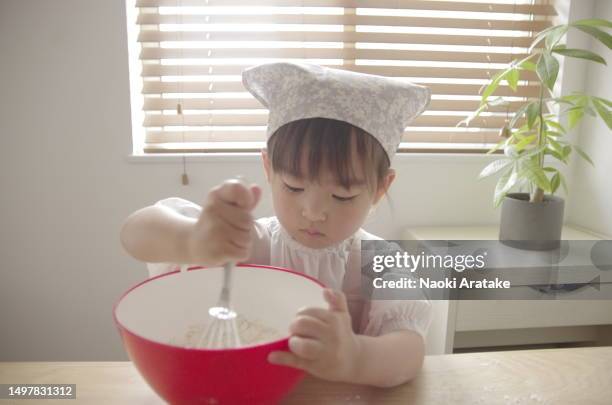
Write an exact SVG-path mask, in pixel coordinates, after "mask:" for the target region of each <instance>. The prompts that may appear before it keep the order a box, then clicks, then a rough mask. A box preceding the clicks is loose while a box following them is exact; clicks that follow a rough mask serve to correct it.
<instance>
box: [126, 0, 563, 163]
mask: <svg viewBox="0 0 612 405" xmlns="http://www.w3.org/2000/svg"><path fill="white" fill-rule="evenodd" d="M543 3H544V2H542V1H527V0H516V1H514V0H497V1H493V2H484V1H479V0H473V1H438V0H412V1H410V0H404V1H397V0H392V1H391V0H365V1H349V0H330V1H325V0H301V1H294V0H263V1H254V0H252V1H249V0H247V1H238V0H208V1H207V2H206V3H203V2H202V1H198V0H137V7H139V15H138V17H137V18H136V21H135V23H136V24H138V26H139V34H138V42H139V44H140V46H141V49H140V54H139V56H140V59H141V68H142V69H141V74H140V75H141V78H142V86H141V89H142V91H141V94H142V97H143V103H142V105H143V113H144V114H143V117H144V119H143V121H142V122H141V124H142V125H143V126H144V128H145V133H146V135H145V137H144V145H142V150H143V151H144V152H145V153H187V152H202V151H245V150H253V148H260V147H261V146H263V145H264V141H265V128H266V124H267V118H268V113H267V110H265V108H264V107H263V106H262V105H261V104H260V103H259V102H258V101H257V100H255V99H254V98H253V97H252V96H251V95H250V94H249V93H248V92H247V91H246V90H245V89H244V87H243V86H242V83H241V76H240V75H241V72H242V71H243V70H244V69H245V68H247V67H249V66H252V65H254V64H257V63H262V62H266V61H277V60H293V61H299V60H304V61H309V62H312V63H319V64H321V65H324V66H329V67H334V68H339V69H348V70H352V71H357V72H362V73H369V74H378V75H384V76H389V77H396V78H399V79H401V80H408V81H411V82H414V83H418V84H423V85H426V86H427V87H429V88H430V89H431V90H432V101H431V104H430V106H429V108H428V110H427V111H426V112H425V113H424V114H423V115H422V116H420V117H418V118H417V119H415V120H414V122H413V123H411V125H410V127H408V128H406V132H405V134H404V138H403V143H402V148H404V149H406V150H415V148H416V149H418V150H421V151H427V150H432V151H439V150H440V148H445V149H446V150H449V151H452V150H456V151H475V150H487V149H488V148H489V147H490V146H492V145H493V144H495V143H497V141H498V140H499V138H498V135H497V134H498V128H499V127H501V126H502V125H503V124H504V122H506V120H508V119H511V118H512V114H513V112H515V111H516V110H517V109H518V108H519V107H520V106H521V104H522V102H523V101H524V100H526V99H528V98H531V97H536V96H537V95H538V94H539V87H537V86H536V83H535V79H536V76H535V74H534V73H532V72H529V73H524V74H522V75H521V86H520V87H519V90H518V91H516V92H514V91H512V90H511V89H510V88H509V87H508V86H505V85H502V86H501V87H500V88H499V90H498V92H496V95H499V96H502V97H504V98H505V99H506V101H508V103H507V104H506V105H502V106H497V107H493V108H491V109H489V110H488V112H487V113H485V114H483V116H481V117H479V118H477V119H475V120H473V121H472V122H471V124H470V127H469V128H465V127H457V124H458V123H459V122H460V121H461V120H463V119H464V118H465V117H466V116H467V115H468V114H469V113H470V112H471V111H473V110H475V109H476V108H478V105H479V93H480V91H481V90H482V87H483V85H484V84H485V83H486V82H487V80H488V79H489V78H490V77H491V76H492V75H494V74H495V73H496V71H497V70H498V69H500V68H502V67H503V66H504V65H505V64H507V63H508V62H510V61H511V60H512V59H516V58H519V57H521V56H525V53H526V51H527V48H528V47H529V46H530V45H531V42H532V40H533V37H534V36H535V34H536V33H537V32H539V31H541V30H542V29H545V28H546V27H548V26H550V25H551V22H550V20H551V19H552V18H553V17H554V16H555V15H556V12H555V9H554V7H553V6H552V5H550V4H543ZM203 4H206V5H205V6H203ZM179 104H180V108H179V107H177V106H178V105H179ZM428 145H433V146H428Z"/></svg>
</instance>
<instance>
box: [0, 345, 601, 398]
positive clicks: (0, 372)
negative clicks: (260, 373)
mask: <svg viewBox="0 0 612 405" xmlns="http://www.w3.org/2000/svg"><path fill="white" fill-rule="evenodd" d="M7 383H31V384H33V383H40V384H44V383H66V384H67V383H73V384H76V385H77V389H76V392H77V401H70V400H64V401H61V400H49V401H37V402H36V403H39V402H49V403H51V404H59V403H69V404H70V403H72V404H76V403H78V404H82V403H84V404H163V401H162V400H161V399H160V398H158V397H157V396H156V395H155V393H154V392H153V391H152V390H151V389H150V388H149V387H148V386H147V384H146V383H145V382H144V380H143V379H142V378H141V377H140V375H139V374H138V372H137V371H136V369H135V368H134V366H133V365H132V363H130V362H66V363H0V384H7ZM28 402H32V401H27V400H18V401H12V403H15V404H18V405H19V404H25V403H28ZM5 403H11V401H8V400H0V404H5ZM282 403H283V404H343V405H347V404H483V405H485V404H486V405H489V404H555V405H556V404H577V405H578V404H580V405H583V404H589V405H591V404H602V405H604V404H605V405H610V404H612V347H593V348H572V349H546V350H521V351H506V352H486V353H467V354H447V355H437V356H427V357H426V359H425V364H424V366H423V369H422V371H421V373H420V374H419V376H418V377H417V378H416V379H415V380H414V381H412V382H410V383H408V384H404V385H401V386H398V387H395V388H389V389H380V388H372V387H366V386H358V385H351V384H339V383H330V382H326V381H322V380H319V379H315V378H311V377H308V378H306V379H304V380H303V381H302V383H300V384H299V385H298V387H297V388H296V389H295V390H294V391H293V392H292V393H291V394H290V395H289V396H288V397H287V398H286V399H285V400H284V401H283V402H282Z"/></svg>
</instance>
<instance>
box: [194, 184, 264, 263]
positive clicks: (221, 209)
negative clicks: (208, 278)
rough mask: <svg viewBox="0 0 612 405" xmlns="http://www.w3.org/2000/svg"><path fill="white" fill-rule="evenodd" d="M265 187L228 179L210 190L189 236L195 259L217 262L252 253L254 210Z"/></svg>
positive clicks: (197, 261) (203, 261) (198, 261)
mask: <svg viewBox="0 0 612 405" xmlns="http://www.w3.org/2000/svg"><path fill="white" fill-rule="evenodd" d="M260 197H261V189H260V188H259V187H258V186H256V185H251V186H250V187H249V186H247V185H245V184H244V183H242V182H241V181H239V180H227V181H225V182H223V183H222V184H220V185H218V186H216V187H214V188H212V189H211V190H210V192H209V193H208V197H207V200H206V202H205V204H204V206H203V210H202V213H201V214H200V217H199V218H198V221H197V222H196V223H195V225H194V226H193V228H192V229H191V231H190V233H189V235H188V236H187V245H188V252H189V256H190V259H191V260H190V261H191V263H195V264H202V265H205V266H216V265H220V264H222V263H225V262H228V261H238V262H239V261H244V260H246V259H247V258H248V257H249V254H250V250H251V244H252V235H251V230H252V228H253V217H252V216H251V211H252V210H253V209H254V208H255V206H256V205H257V203H258V202H259V198H260Z"/></svg>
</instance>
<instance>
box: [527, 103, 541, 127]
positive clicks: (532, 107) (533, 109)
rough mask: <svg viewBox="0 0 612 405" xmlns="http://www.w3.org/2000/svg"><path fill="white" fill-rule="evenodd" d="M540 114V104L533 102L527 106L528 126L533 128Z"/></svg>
mask: <svg viewBox="0 0 612 405" xmlns="http://www.w3.org/2000/svg"><path fill="white" fill-rule="evenodd" d="M539 115H540V104H539V103H537V102H533V103H531V104H529V106H528V107H527V127H529V129H531V128H533V124H534V123H535V121H536V119H537V118H538V116H539Z"/></svg>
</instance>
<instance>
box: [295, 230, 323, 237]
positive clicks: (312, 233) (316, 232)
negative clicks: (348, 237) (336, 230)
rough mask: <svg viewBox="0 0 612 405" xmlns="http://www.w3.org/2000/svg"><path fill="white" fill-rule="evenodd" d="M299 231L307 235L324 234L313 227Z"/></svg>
mask: <svg viewBox="0 0 612 405" xmlns="http://www.w3.org/2000/svg"><path fill="white" fill-rule="evenodd" d="M300 232H304V233H305V234H307V235H308V236H325V235H324V234H322V233H321V232H319V231H317V230H315V229H300Z"/></svg>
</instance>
